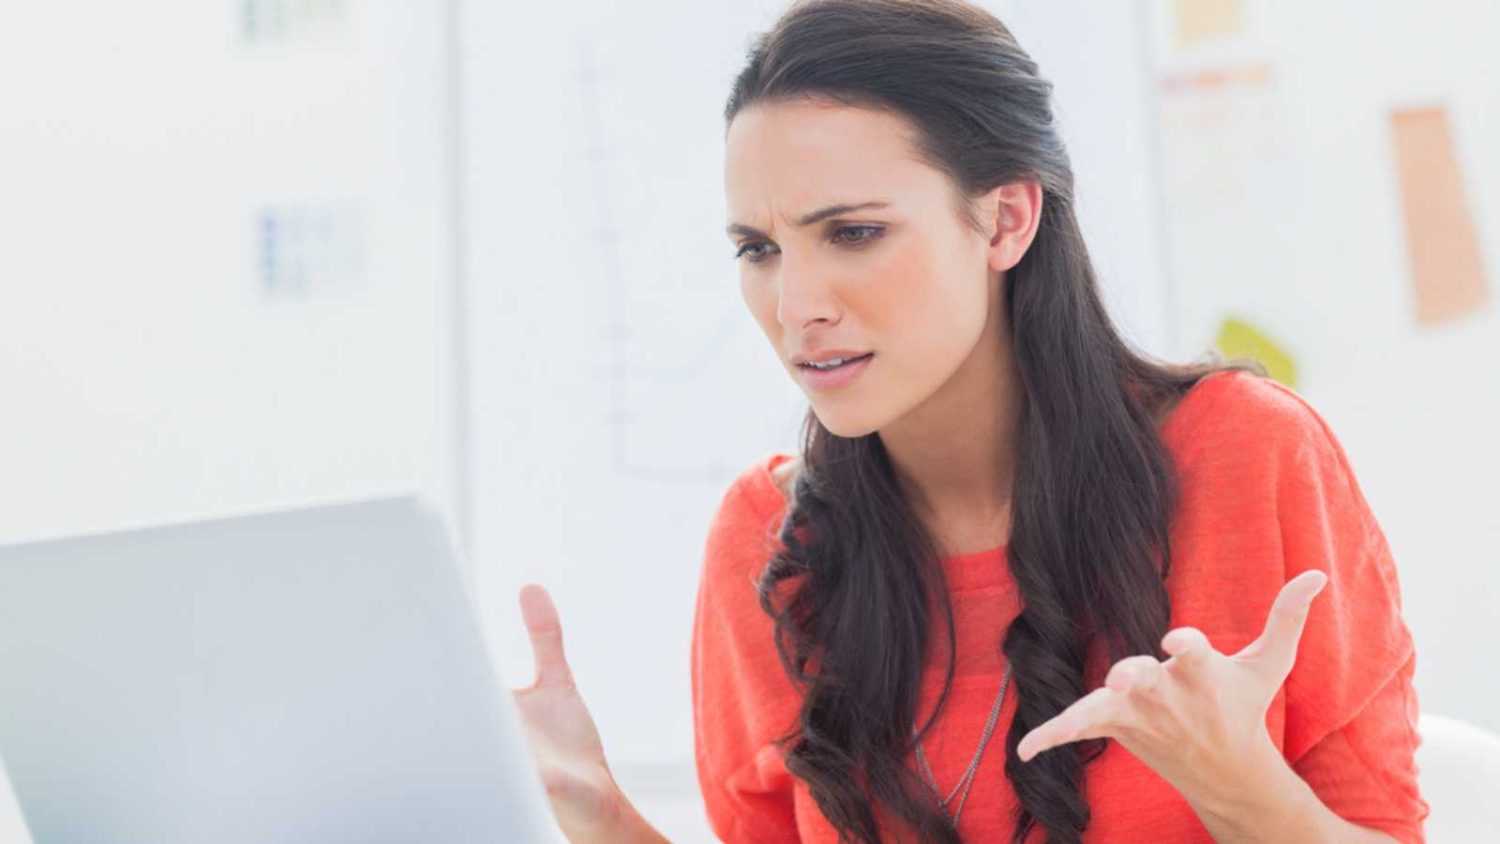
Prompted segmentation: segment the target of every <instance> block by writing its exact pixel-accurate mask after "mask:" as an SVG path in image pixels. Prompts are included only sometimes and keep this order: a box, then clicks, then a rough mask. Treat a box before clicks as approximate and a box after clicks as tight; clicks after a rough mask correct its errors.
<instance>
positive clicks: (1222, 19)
mask: <svg viewBox="0 0 1500 844" xmlns="http://www.w3.org/2000/svg"><path fill="white" fill-rule="evenodd" d="M1172 7H1173V8H1172V11H1173V12H1174V18H1175V20H1176V22H1177V26H1176V36H1177V38H1176V40H1177V46H1178V47H1179V48H1181V47H1191V46H1193V45H1194V44H1197V43H1198V42H1200V41H1210V40H1213V39H1215V38H1224V37H1226V36H1230V35H1235V34H1238V33H1239V32H1240V31H1241V30H1243V29H1244V26H1245V8H1244V3H1243V0H1173V2H1172Z"/></svg>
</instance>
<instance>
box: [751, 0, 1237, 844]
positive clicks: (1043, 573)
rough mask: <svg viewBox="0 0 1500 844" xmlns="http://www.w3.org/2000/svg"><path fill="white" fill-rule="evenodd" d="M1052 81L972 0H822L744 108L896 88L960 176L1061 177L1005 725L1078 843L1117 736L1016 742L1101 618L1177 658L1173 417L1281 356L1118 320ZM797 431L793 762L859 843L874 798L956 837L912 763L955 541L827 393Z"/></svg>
mask: <svg viewBox="0 0 1500 844" xmlns="http://www.w3.org/2000/svg"><path fill="white" fill-rule="evenodd" d="M1051 92H1052V85H1051V83H1049V82H1047V81H1046V80H1044V79H1042V78H1041V77H1040V76H1038V74H1037V66H1036V63H1035V62H1033V61H1032V60H1031V58H1030V57H1029V56H1028V55H1027V54H1026V52H1025V51H1023V50H1022V49H1021V47H1020V46H1019V45H1018V44H1017V43H1016V40H1015V38H1014V37H1012V35H1011V34H1010V32H1009V31H1008V30H1007V29H1006V28H1005V26H1004V25H1002V24H1001V23H1000V22H999V21H998V20H996V19H995V18H994V17H992V16H991V15H989V14H988V13H986V12H984V11H983V10H981V9H978V8H976V7H974V6H970V5H967V4H965V3H963V2H961V0H806V2H798V3H796V4H794V5H793V6H792V7H791V8H790V9H789V10H788V11H787V12H786V13H785V14H784V15H783V16H782V17H781V18H780V19H779V20H778V21H777V22H776V23H775V25H774V26H773V27H772V28H771V29H770V30H769V31H768V32H766V33H764V34H763V35H761V36H759V37H758V38H757V39H756V40H755V42H754V44H753V46H752V48H751V50H750V53H749V58H748V63H747V65H746V67H745V68H744V69H743V70H742V71H741V72H740V73H739V75H738V76H737V77H736V79H735V81H734V89H733V92H732V94H731V96H730V98H729V100H728V103H727V104H726V107H725V114H724V117H725V122H726V125H727V124H728V123H729V122H731V121H733V119H734V117H735V115H736V114H738V113H739V112H740V111H741V110H742V109H744V108H746V107H747V106H749V105H751V104H753V103H756V102H774V101H779V100H789V99H796V98H803V97H812V98H816V99H821V100H826V101H831V102H836V103H841V104H844V105H853V106H861V107H869V108H875V109H881V110H885V111H888V112H894V113H896V114H898V115H901V116H904V117H905V118H906V119H908V120H909V121H910V123H911V124H912V125H913V126H914V128H915V129H916V130H917V133H916V137H917V138H918V142H917V145H918V149H919V152H920V153H921V155H922V156H923V157H924V159H925V160H926V161H927V162H929V163H930V164H931V165H932V166H934V167H937V168H938V169H940V170H942V171H943V172H945V173H946V174H947V175H948V176H949V177H950V178H951V180H952V182H953V184H954V185H955V186H956V187H957V188H958V189H959V191H960V195H961V196H964V197H969V198H973V197H976V196H979V195H982V194H983V193H985V192H987V191H988V190H990V189H991V188H993V187H995V186H998V185H1001V184H1006V183H1010V182H1014V181H1022V180H1036V181H1038V182H1040V184H1041V186H1042V191H1043V203H1042V214H1041V220H1040V223H1039V227H1038V229H1037V232H1036V236H1035V239H1034V240H1033V242H1032V244H1031V246H1030V248H1029V250H1028V251H1027V253H1026V255H1025V256H1024V257H1023V259H1022V260H1021V262H1020V263H1019V264H1017V265H1016V266H1015V267H1014V268H1013V269H1012V270H1010V271H1009V273H1008V274H1007V278H1006V286H1005V289H1004V293H1003V295H1004V296H1005V302H1006V309H1005V311H1006V315H1007V317H1008V321H1009V325H1008V327H1009V332H1010V335H1011V337H1012V338H1013V341H1012V342H1013V347H1014V356H1015V362H1016V365H1017V369H1018V371H1019V373H1020V379H1021V382H1022V386H1023V388H1024V389H1023V390H1022V391H1021V392H1022V393H1023V403H1024V407H1023V408H1022V409H1021V423H1020V429H1019V435H1018V436H1019V441H1018V443H1017V452H1018V463H1017V467H1016V475H1015V481H1014V483H1015V487H1014V490H1013V494H1012V504H1011V509H1012V517H1011V518H1012V522H1011V532H1010V535H1009V538H1008V540H1007V551H1008V554H1007V556H1008V560H1009V565H1010V571H1011V574H1012V575H1013V576H1014V578H1015V581H1016V584H1017V586H1018V588H1019V590H1020V594H1021V597H1022V599H1023V606H1024V610H1023V611H1022V612H1021V614H1020V616H1019V617H1018V618H1016V619H1015V621H1014V622H1013V623H1012V624H1011V625H1010V628H1009V631H1008V632H1007V634H1006V635H1005V637H1004V642H1003V643H1000V647H1001V648H1002V650H1003V652H1004V654H1005V656H1006V658H1007V659H1008V660H1009V662H1010V664H1011V666H1012V669H1013V676H1012V685H1013V686H1014V688H1015V690H1016V693H1017V694H1018V697H1019V703H1018V704H1017V710H1016V715H1015V719H1014V722H1013V723H1012V724H1011V727H1010V731H1009V733H1007V735H1006V737H1005V757H1006V758H1005V772H1006V776H1007V777H1009V779H1010V781H1011V783H1012V785H1013V786H1014V788H1015V791H1016V794H1017V796H1018V798H1019V800H1020V803H1021V808H1020V811H1019V813H1018V815H1017V817H1016V818H1015V827H1014V830H1013V838H1012V840H1013V841H1014V842H1021V841H1022V840H1023V839H1024V838H1025V837H1026V835H1027V833H1028V832H1029V831H1030V830H1031V829H1032V827H1033V826H1034V825H1036V824H1040V825H1041V826H1042V827H1043V828H1045V830H1046V832H1047V840H1048V841H1049V842H1076V841H1079V840H1080V838H1081V835H1082V833H1083V830H1084V828H1085V827H1086V826H1087V825H1088V822H1089V808H1088V804H1087V802H1086V801H1085V800H1084V799H1083V796H1082V793H1081V786H1082V776H1083V766H1084V765H1085V764H1087V763H1088V762H1089V761H1090V760H1092V759H1093V758H1095V757H1096V756H1098V754H1099V753H1100V752H1102V751H1103V749H1104V740H1102V739H1095V740H1090V741H1084V742H1076V743H1073V744H1069V745H1064V746H1063V747H1061V748H1058V749H1055V750H1052V751H1048V752H1046V753H1043V754H1041V755H1039V756H1037V757H1035V758H1034V759H1032V760H1031V761H1030V762H1028V763H1025V764H1022V763H1021V761H1020V759H1019V758H1018V757H1017V756H1016V745H1017V743H1018V742H1019V741H1020V739H1021V737H1022V736H1024V735H1025V734H1026V733H1027V732H1029V731H1030V730H1031V729H1032V728H1034V727H1036V726H1037V725H1039V724H1041V723H1042V722H1043V721H1046V720H1047V719H1049V718H1051V717H1053V716H1054V715H1056V714H1057V713H1059V712H1061V711H1062V710H1063V709H1064V708H1065V707H1067V706H1068V705H1069V704H1071V703H1072V702H1073V701H1075V700H1077V699H1078V698H1079V697H1081V696H1082V695H1083V694H1084V693H1085V691H1086V690H1085V686H1084V684H1085V677H1084V671H1085V658H1086V655H1087V649H1088V646H1089V644H1090V642H1092V641H1094V637H1102V638H1103V640H1104V641H1105V642H1106V643H1107V647H1108V653H1109V655H1110V660H1111V662H1113V661H1114V660H1118V659H1121V658H1123V657H1125V656H1128V655H1132V654H1142V653H1149V654H1153V655H1155V656H1157V657H1158V658H1165V654H1164V653H1163V652H1162V651H1161V650H1160V649H1159V644H1160V640H1161V637H1162V636H1163V635H1164V634H1165V633H1166V630H1167V626H1168V624H1169V620H1170V603H1169V600H1168V597H1167V591H1166V588H1165V585H1164V583H1163V581H1164V579H1165V577H1166V574H1167V572H1168V570H1169V569H1170V565H1171V549H1170V547H1169V542H1168V523H1169V521H1170V518H1171V516H1172V513H1173V511H1174V508H1175V505H1176V501H1177V485H1176V479H1175V473H1174V469H1173V466H1172V463H1171V458H1170V455H1169V454H1168V453H1167V451H1166V449H1165V447H1164V445H1163V443H1162V441H1161V437H1160V434H1159V431H1158V425H1159V423H1160V421H1161V420H1162V419H1163V418H1164V416H1165V414H1166V412H1167V411H1168V410H1169V409H1170V407H1171V406H1172V405H1174V404H1175V403H1176V401H1177V400H1178V399H1180V398H1181V397H1182V396H1183V395H1184V394H1185V393H1186V392H1187V391H1188V389H1190V388H1191V387H1192V386H1193V385H1194V384H1195V383H1197V382H1198V381H1199V380H1200V379H1201V378H1203V377H1204V376H1206V375H1208V374H1210V373H1211V372H1214V371H1217V370H1220V369H1228V368H1234V369H1249V370H1252V371H1255V372H1256V373H1257V374H1261V375H1264V370H1263V369H1260V368H1259V366H1258V365H1257V364H1255V363H1253V362H1249V361H1244V362H1241V361H1234V362H1225V361H1222V360H1220V359H1218V358H1217V356H1215V355H1212V354H1210V355H1209V358H1208V360H1206V361H1204V362H1200V363H1194V364H1183V365H1174V364H1168V363H1164V362H1160V361H1154V360H1151V359H1148V358H1147V357H1146V356H1145V355H1143V354H1142V353H1139V352H1137V351H1135V350H1133V349H1131V348H1130V347H1129V346H1128V345H1127V343H1126V342H1125V340H1124V339H1123V338H1122V337H1121V336H1120V334H1119V332H1118V331H1117V329H1116V328H1115V326H1114V325H1113V324H1112V322H1111V320H1110V318H1109V316H1108V314H1106V312H1105V310H1104V307H1103V304H1102V302H1101V300H1100V297H1099V291H1098V289H1097V283H1096V280H1095V274H1094V269H1093V267H1092V265H1091V263H1090V261H1089V256H1088V250H1087V249H1086V247H1085V245H1084V241H1083V237H1082V234H1081V233H1080V230H1079V227H1078V221H1077V218H1076V216H1075V214H1074V209H1073V172H1072V168H1071V165H1070V164H1069V161H1068V155H1067V152H1066V150H1065V148H1064V146H1063V142H1062V139H1061V138H1060V137H1059V134H1058V129H1057V125H1056V123H1055V122H1054V119H1053V113H1052V106H1051ZM968 219H969V222H970V223H971V224H975V225H977V223H976V222H975V218H974V217H973V216H970V217H969V218H968ZM801 450H802V461H803V463H802V469H801V472H800V474H799V476H798V479H797V482H796V484H795V487H794V489H793V501H792V502H791V504H790V506H789V507H788V511H787V516H786V519H785V520H784V522H783V523H782V525H781V528H780V532H779V539H780V541H781V545H782V549H780V550H779V552H778V553H777V554H776V555H775V556H774V557H773V558H772V559H771V560H770V561H769V564H768V565H767V567H766V568H765V570H764V572H763V573H762V575H761V578H760V582H759V589H760V603H761V606H762V607H763V608H764V610H765V611H766V612H767V613H768V614H770V615H771V616H772V617H773V618H774V619H775V631H776V640H775V646H776V649H777V652H778V654H779V655H780V658H781V662H782V665H783V667H784V668H785V670H786V671H787V673H788V675H789V676H790V677H791V678H792V679H793V681H794V682H796V683H797V685H798V686H799V687H800V688H802V689H803V699H802V704H801V708H800V712H799V715H798V723H797V724H796V725H794V726H793V727H792V728H791V730H790V731H789V732H788V733H786V734H785V735H783V736H782V737H781V742H782V746H783V749H784V751H785V758H786V764H787V768H788V770H789V771H790V772H791V773H792V774H793V775H794V776H796V777H799V778H801V779H803V780H805V781H806V782H807V783H808V784H809V786H810V791H811V794H812V796H813V797H814V799H815V800H816V801H817V804H818V806H819V808H820V810H821V811H822V813H823V814H824V816H825V817H827V818H828V820H829V821H830V822H831V823H832V824H833V825H834V826H835V827H836V828H837V829H838V830H839V831H840V841H844V842H846V841H863V842H878V841H879V834H878V826H877V822H876V818H875V815H874V812H873V811H872V806H871V798H873V799H874V800H876V801H879V802H880V803H882V804H884V805H886V806H888V807H890V809H891V810H892V811H893V812H894V814H895V815H896V816H897V817H899V818H901V819H902V820H904V821H905V822H907V823H910V824H911V825H912V826H913V828H914V829H915V831H916V832H917V834H918V835H919V836H920V838H921V840H922V841H932V842H957V841H958V840H959V839H958V833H957V831H956V830H955V829H954V827H953V825H952V823H951V821H949V819H948V817H947V816H946V814H944V813H943V812H942V811H941V809H940V808H939V806H938V804H937V802H936V800H934V799H933V795H932V793H931V790H930V789H929V788H928V787H927V786H926V785H925V783H923V782H922V781H921V780H920V779H918V778H917V776H916V774H915V773H914V772H913V771H912V770H911V769H910V768H908V767H907V766H906V765H905V764H904V763H903V761H902V760H903V759H904V758H905V757H906V755H907V754H908V753H910V752H911V750H912V747H913V739H912V735H911V725H912V723H913V719H914V718H915V716H916V707H917V703H918V691H919V688H920V677H921V667H922V661H923V657H924V654H925V653H927V645H928V642H927V634H928V630H929V627H928V624H929V606H930V605H929V599H930V598H931V597H933V596H936V597H937V598H938V599H939V600H938V606H940V607H941V610H942V613H943V620H944V621H945V623H946V630H947V636H948V641H949V650H948V653H949V654H950V660H949V664H948V669H947V675H946V677H945V680H944V684H943V689H942V695H941V697H940V698H939V702H938V707H937V712H935V713H934V715H933V718H932V719H929V720H928V722H927V723H926V724H924V725H923V726H922V732H923V733H925V732H926V730H927V729H928V727H930V726H931V725H932V723H933V721H934V720H936V717H937V713H940V712H941V711H942V704H943V701H945V700H946V699H947V695H948V691H949V688H950V687H951V682H952V679H953V664H952V661H951V655H952V654H953V653H954V649H953V641H954V620H953V609H952V606H951V605H950V603H949V601H948V595H947V589H946V586H945V583H944V580H943V575H942V569H941V567H940V566H939V565H938V564H937V551H936V545H935V542H934V540H933V537H932V536H931V535H930V534H929V532H928V530H927V528H926V527H925V526H924V525H923V524H922V522H921V521H920V520H919V518H918V517H917V516H916V514H915V511H914V510H913V509H912V508H911V507H910V506H909V504H908V502H907V500H906V499H905V498H904V496H903V494H902V492H901V490H900V488H899V487H898V485H897V483H896V480H895V475H894V474H893V472H892V468H891V464H890V462H889V460H888V457H887V454H886V452H885V450H884V448H883V446H882V444H881V440H880V437H879V435H878V434H870V435H867V436H862V437H853V438H847V437H839V436H835V435H833V434H831V433H830V432H829V431H828V430H827V429H826V428H824V427H823V425H822V424H821V423H820V422H819V421H818V419H817V416H816V415H815V414H814V413H812V412H811V411H809V413H808V414H807V417H806V420H805V422H804V425H803V430H802V444H801ZM783 581H787V583H785V584H783ZM783 585H784V586H787V587H792V588H780V587H781V586H783ZM875 643H878V644H875Z"/></svg>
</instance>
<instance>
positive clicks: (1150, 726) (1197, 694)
mask: <svg viewBox="0 0 1500 844" xmlns="http://www.w3.org/2000/svg"><path fill="white" fill-rule="evenodd" d="M1327 582H1328V575H1327V574H1325V573H1323V572H1321V571H1317V570H1312V571H1306V572H1303V573H1302V574H1300V575H1298V576H1297V577H1294V578H1292V579H1291V580H1289V581H1287V583H1286V585H1285V586H1283V587H1282V589H1281V592H1280V593H1279V594H1277V596H1276V600H1275V602H1274V603H1273V604H1272V606H1271V612H1270V617H1269V618H1268V619H1267V620H1266V626H1265V629H1264V630H1263V631H1262V632H1261V634H1260V636H1259V637H1258V638H1257V639H1256V640H1255V641H1254V642H1251V643H1250V644H1249V645H1247V646H1245V648H1243V649H1242V650H1240V651H1239V652H1238V653H1236V654H1234V655H1233V656H1226V655H1225V654H1222V653H1220V652H1219V651H1217V650H1215V649H1214V647H1213V646H1211V645H1210V644H1209V643H1208V638H1207V637H1206V636H1205V635H1204V634H1203V632H1202V631H1200V630H1198V629H1196V628H1193V627H1178V628H1175V629H1173V630H1171V631H1169V632H1168V633H1167V634H1166V636H1164V637H1163V638H1162V650H1164V651H1165V652H1167V653H1168V654H1170V655H1171V658H1169V659H1168V660H1166V661H1165V662H1161V661H1159V660H1157V659H1156V657H1154V656H1151V655H1149V654H1141V655H1138V656H1130V657H1126V658H1125V659H1122V660H1120V661H1119V662H1116V663H1115V664H1114V666H1112V667H1111V668H1110V670H1109V674H1108V676H1107V677H1106V678H1105V681H1104V685H1103V686H1100V687H1099V688H1097V689H1095V690H1093V691H1092V692H1089V693H1088V694H1086V695H1084V696H1083V697H1081V698H1079V699H1078V700H1077V701H1076V702H1074V703H1073V704H1072V705H1071V706H1069V707H1068V708H1067V709H1064V710H1063V711H1062V712H1060V713H1058V714H1057V716H1056V717H1054V718H1052V719H1050V720H1048V721H1046V722H1044V723H1042V724H1041V725H1039V726H1038V727H1036V729H1033V730H1032V731H1031V732H1029V733H1027V734H1026V735H1025V737H1023V738H1022V739H1021V741H1020V744H1019V745H1018V746H1017V748H1016V751H1017V753H1018V754H1019V756H1020V758H1021V760H1022V761H1023V762H1026V761H1030V760H1031V758H1032V757H1033V756H1035V755H1037V754H1038V753H1041V752H1042V751H1044V750H1047V749H1049V748H1053V747H1057V746H1058V745H1062V744H1068V743H1069V742H1075V741H1080V740H1083V739H1090V738H1105V737H1108V738H1112V739H1115V740H1116V741H1118V742H1119V743H1120V744H1122V745H1124V746H1125V749H1127V750H1129V751H1130V752H1131V753H1132V754H1134V755H1135V756H1136V757H1137V758H1138V759H1140V760H1141V761H1142V762H1144V763H1145V764H1146V765H1147V766H1149V767H1150V768H1151V769H1152V770H1153V771H1155V772H1156V773H1157V774H1159V775H1160V776H1161V777H1162V778H1163V779H1165V780H1166V781H1167V782H1168V783H1170V784H1171V785H1172V786H1174V787H1175V788H1176V789H1177V790H1178V791H1179V792H1181V793H1182V794H1183V795H1184V796H1185V797H1186V798H1187V799H1188V800H1189V801H1190V802H1193V803H1202V804H1205V805H1211V804H1212V803H1213V802H1214V801H1216V800H1218V799H1220V798H1222V797H1223V796H1224V795H1226V794H1228V793H1232V792H1233V791H1234V790H1235V789H1242V788H1243V787H1244V784H1245V782H1244V780H1245V777H1246V776H1247V774H1251V773H1254V771H1255V770H1257V769H1256V768H1255V767H1254V765H1258V764H1262V763H1264V762H1265V760H1267V759H1268V755H1267V753H1268V751H1269V752H1270V753H1273V754H1276V755H1277V756H1279V755H1280V754H1279V751H1277V750H1276V747H1275V745H1274V744H1273V743H1272V741H1271V738H1270V734H1269V732H1268V731H1267V730H1266V710H1267V709H1269V708H1270V705H1271V701H1272V700H1273V699H1274V698H1275V696H1276V693H1277V691H1279V690H1280V689H1281V686H1282V684H1283V683H1284V682H1286V678H1287V675H1288V674H1290V673H1291V670H1292V664H1293V663H1294V662H1295V661H1296V658H1297V644H1298V642H1299V641H1300V640H1301V638H1302V628H1303V624H1304V623H1305V622H1306V621H1307V613H1308V610H1309V608H1310V606H1311V603H1312V600H1313V598H1314V597H1316V596H1317V594H1318V593H1319V592H1320V591H1322V589H1323V586H1324V585H1325V584H1326V583H1327Z"/></svg>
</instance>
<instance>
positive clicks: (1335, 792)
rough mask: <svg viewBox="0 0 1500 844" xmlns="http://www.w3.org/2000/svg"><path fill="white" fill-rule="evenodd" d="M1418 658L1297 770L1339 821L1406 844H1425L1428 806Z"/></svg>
mask: <svg viewBox="0 0 1500 844" xmlns="http://www.w3.org/2000/svg"><path fill="white" fill-rule="evenodd" d="M1415 668H1416V656H1415V654H1413V656H1412V657H1411V658H1409V659H1407V661H1406V664H1405V665H1403V666H1401V669H1400V670H1399V671H1398V672H1397V673H1396V675H1395V676H1394V677H1392V678H1391V680H1390V681H1389V682H1388V683H1386V684H1385V686H1383V687H1382V688H1381V690H1380V691H1379V692H1377V693H1376V694H1375V697H1374V698H1372V699H1371V700H1370V702H1369V703H1368V704H1366V705H1365V708H1364V709H1362V710H1360V712H1359V714H1358V715H1356V716H1355V717H1354V719H1353V720H1351V721H1350V722H1349V723H1348V724H1345V725H1344V726H1342V727H1340V728H1339V729H1337V730H1335V731H1333V732H1332V733H1330V734H1328V735H1327V736H1326V737H1324V738H1323V740H1321V741H1319V742H1318V743H1317V744H1315V745H1313V746H1312V749H1310V750H1308V751H1307V753H1305V754H1303V756H1302V758H1301V759H1299V760H1298V761H1297V764H1296V765H1294V766H1293V769H1294V770H1296V772H1297V773H1298V774H1299V775H1301V777H1302V778H1303V779H1304V780H1306V781H1307V783H1308V785H1310V786H1311V787H1312V789H1313V791H1314V792H1315V793H1316V794H1317V795H1318V796H1319V797H1320V798H1321V799H1322V800H1323V802H1324V804H1325V805H1327V806H1328V807H1329V808H1330V809H1332V810H1333V811H1334V812H1335V813H1336V814H1338V815H1339V817H1342V818H1344V819H1345V820H1348V821H1349V822H1350V823H1354V824H1358V825H1359V826H1364V827H1369V828H1371V829H1375V830H1379V831H1380V832H1384V833H1385V834H1387V835H1389V836H1391V837H1392V838H1395V839H1396V840H1397V841H1400V842H1402V844H1424V842H1425V841H1426V840H1427V839H1426V837H1425V832H1424V830H1423V826H1422V824H1423V821H1424V820H1425V819H1426V818H1427V815H1428V813H1429V807H1428V805H1427V803H1426V801H1424V800H1423V799H1422V796H1421V793H1420V792H1419V791H1418V789H1417V769H1416V766H1415V765H1414V762H1413V760H1414V758H1415V754H1416V749H1417V744H1418V742H1419V738H1418V735H1417V715H1418V706H1417V696H1416V692H1415V690H1414V689H1413V688H1412V682H1411V678H1412V673H1413V672H1414V670H1415Z"/></svg>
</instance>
